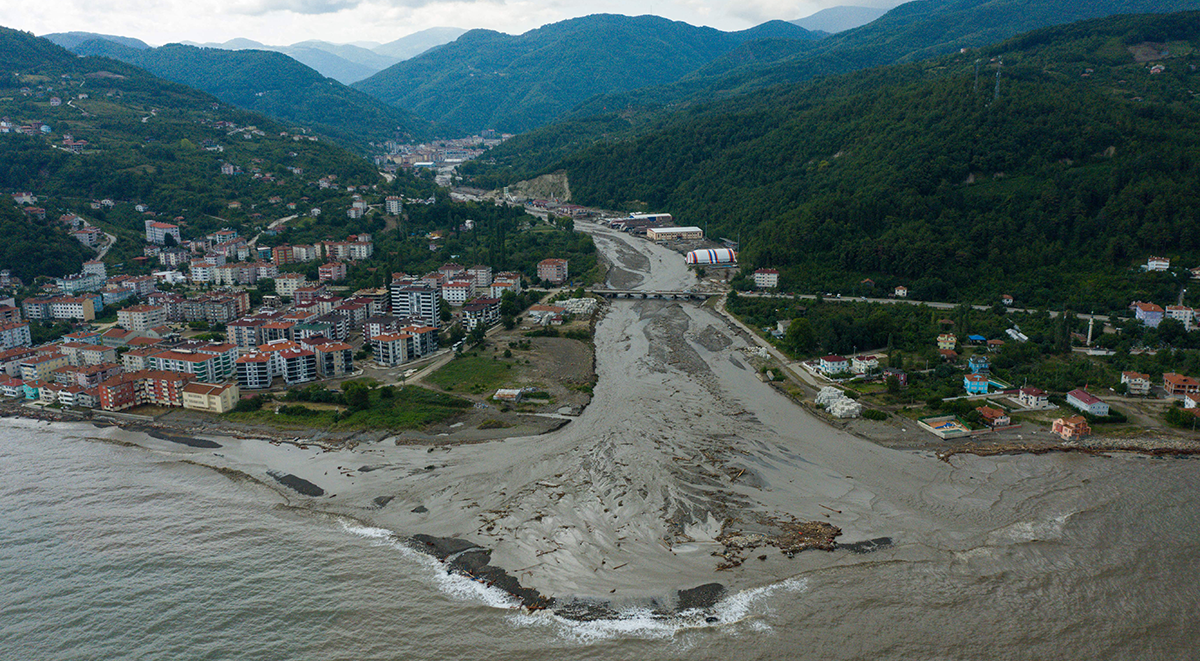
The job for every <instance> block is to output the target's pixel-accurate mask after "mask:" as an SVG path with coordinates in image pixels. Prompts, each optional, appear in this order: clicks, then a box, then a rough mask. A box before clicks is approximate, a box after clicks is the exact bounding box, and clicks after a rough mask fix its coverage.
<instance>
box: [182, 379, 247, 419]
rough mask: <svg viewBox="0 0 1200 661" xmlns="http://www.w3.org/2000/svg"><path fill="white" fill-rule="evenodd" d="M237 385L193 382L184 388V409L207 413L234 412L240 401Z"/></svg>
mask: <svg viewBox="0 0 1200 661" xmlns="http://www.w3.org/2000/svg"><path fill="white" fill-rule="evenodd" d="M239 394H240V393H239V391H238V386H237V384H236V383H199V382H192V383H189V384H187V385H185V386H184V387H183V408H185V409H189V410H192V411H203V412H205V413H217V414H220V413H225V412H227V411H232V410H233V407H234V406H236V405H237V401H238V395H239Z"/></svg>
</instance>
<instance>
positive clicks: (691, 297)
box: [588, 289, 721, 301]
mask: <svg viewBox="0 0 1200 661" xmlns="http://www.w3.org/2000/svg"><path fill="white" fill-rule="evenodd" d="M588 292H589V293H591V294H596V295H597V296H603V297H604V298H642V299H645V298H657V299H664V300H681V301H706V300H708V299H709V298H711V297H713V296H720V295H721V292H704V291H661V290H653V289H589V290H588Z"/></svg>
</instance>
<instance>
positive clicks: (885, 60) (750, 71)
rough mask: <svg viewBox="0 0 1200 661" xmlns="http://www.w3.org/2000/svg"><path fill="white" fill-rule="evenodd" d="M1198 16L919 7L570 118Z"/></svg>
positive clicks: (1137, 9) (1096, 8)
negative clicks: (1133, 18)
mask: <svg viewBox="0 0 1200 661" xmlns="http://www.w3.org/2000/svg"><path fill="white" fill-rule="evenodd" d="M1195 9H1200V0H914V1H912V2H908V3H905V4H903V5H900V6H899V7H896V8H895V9H893V10H891V11H889V12H887V13H886V14H884V15H883V16H881V17H879V18H878V19H876V20H874V21H872V22H870V23H868V24H866V25H863V26H862V27H859V28H855V29H853V30H847V31H845V32H841V33H839V34H835V35H833V36H831V37H828V38H826V39H822V40H820V41H818V42H815V43H813V44H810V45H808V46H809V47H805V48H799V49H797V50H796V51H795V52H793V53H790V54H787V53H779V54H777V57H775V58H769V59H765V60H763V61H759V62H753V61H752V62H748V63H747V64H746V66H741V67H728V69H729V70H728V71H723V72H721V73H720V75H710V73H709V72H707V71H703V70H701V71H698V72H696V74H694V75H691V76H687V77H686V78H683V79H681V80H679V81H677V82H675V83H672V84H668V85H662V86H658V87H645V88H642V89H638V90H634V91H631V92H625V93H619V94H609V95H603V96H598V97H596V98H593V99H590V100H589V101H588V102H586V103H583V104H581V105H580V107H579V108H577V109H575V111H574V112H573V113H572V115H573V116H586V115H594V114H600V113H603V112H606V111H608V110H611V109H615V108H621V109H629V108H633V109H639V110H640V109H647V108H648V109H651V110H655V109H658V108H661V107H664V106H678V104H680V103H705V102H708V101H711V100H713V99H717V98H722V97H728V96H733V95H736V94H744V93H746V92H751V91H754V90H758V89H764V88H766V87H770V86H772V85H781V84H788V83H795V82H801V81H805V80H810V79H812V78H815V77H817V76H828V75H836V74H842V73H849V72H851V71H859V70H862V69H866V68H870V67H876V66H883V65H888V64H899V63H904V62H915V61H918V60H922V59H925V58H929V57H934V56H937V55H943V54H946V53H952V52H955V51H958V50H960V49H962V48H979V47H982V46H987V45H989V44H994V43H997V42H999V41H1002V40H1004V39H1008V38H1011V37H1014V36H1016V35H1019V34H1022V33H1025V32H1029V31H1031V30H1036V29H1038V28H1042V27H1048V26H1053V25H1063V24H1066V23H1071V22H1074V21H1080V20H1085V19H1090V18H1103V17H1105V16H1111V15H1115V14H1136V13H1167V12H1176V11H1184V10H1195Z"/></svg>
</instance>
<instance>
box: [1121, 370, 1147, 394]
mask: <svg viewBox="0 0 1200 661" xmlns="http://www.w3.org/2000/svg"><path fill="white" fill-rule="evenodd" d="M1121 383H1124V384H1125V392H1127V393H1128V394H1130V395H1149V394H1150V375H1149V374H1142V373H1141V372H1121Z"/></svg>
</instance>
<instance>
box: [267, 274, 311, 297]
mask: <svg viewBox="0 0 1200 661" xmlns="http://www.w3.org/2000/svg"><path fill="white" fill-rule="evenodd" d="M306 286H308V278H306V277H304V274H303V273H280V274H279V275H278V276H276V277H275V293H276V294H279V295H280V296H287V297H288V298H291V297H293V296H295V295H296V290H297V289H299V288H300V287H306Z"/></svg>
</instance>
